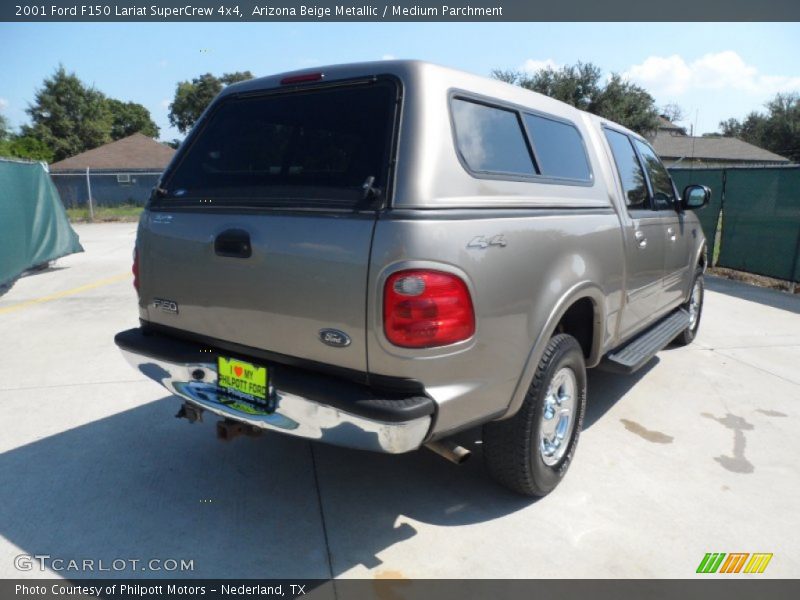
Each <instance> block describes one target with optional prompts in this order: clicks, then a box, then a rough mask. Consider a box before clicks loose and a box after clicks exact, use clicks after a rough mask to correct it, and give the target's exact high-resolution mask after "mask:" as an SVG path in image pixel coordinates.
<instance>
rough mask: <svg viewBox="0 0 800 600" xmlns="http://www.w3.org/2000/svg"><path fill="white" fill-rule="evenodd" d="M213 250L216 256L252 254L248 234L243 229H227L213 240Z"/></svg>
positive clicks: (241, 256)
mask: <svg viewBox="0 0 800 600" xmlns="http://www.w3.org/2000/svg"><path fill="white" fill-rule="evenodd" d="M214 252H216V254H217V256H228V257H230V258H250V256H251V255H252V254H253V248H252V245H251V244H250V234H249V233H247V232H246V231H245V230H243V229H227V230H225V231H223V232H222V233H220V234H219V235H218V236H217V237H216V239H215V240H214Z"/></svg>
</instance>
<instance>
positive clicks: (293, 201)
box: [116, 61, 710, 496]
mask: <svg viewBox="0 0 800 600" xmlns="http://www.w3.org/2000/svg"><path fill="white" fill-rule="evenodd" d="M709 198H710V190H708V189H707V188H704V187H702V186H689V187H687V188H686V189H685V190H683V191H682V193H680V194H679V193H678V191H677V190H676V189H675V187H674V185H673V182H672V180H671V179H670V176H669V174H668V172H667V170H666V169H665V168H664V166H663V165H662V163H661V161H660V160H659V159H658V157H657V156H656V154H655V152H654V151H653V149H652V147H651V146H650V145H649V144H648V143H647V141H646V140H645V139H644V138H642V137H641V136H639V135H637V134H636V133H633V132H631V131H629V130H627V129H625V128H623V127H621V126H619V125H617V124H615V123H612V122H610V121H607V120H605V119H603V118H600V117H597V116H594V115H591V114H587V113H585V112H581V111H579V110H577V109H575V108H573V107H571V106H568V105H566V104H564V103H561V102H558V101H556V100H553V99H551V98H547V97H545V96H542V95H539V94H536V93H533V92H530V91H527V90H524V89H522V88H519V87H515V86H512V85H508V84H505V83H502V82H500V81H494V80H490V79H485V78H482V77H478V76H474V75H470V74H467V73H463V72H459V71H454V70H451V69H446V68H443V67H439V66H435V65H431V64H428V63H423V62H416V61H385V62H376V63H363V64H352V65H339V66H331V67H325V68H319V69H314V70H304V71H298V72H293V73H289V74H282V75H276V76H272V77H265V78H262V79H255V80H251V81H247V82H242V83H238V84H235V85H231V86H229V87H227V88H225V90H224V91H223V92H222V93H221V94H220V95H219V97H218V98H216V99H215V100H214V102H213V103H212V104H211V105H210V106H209V108H208V109H207V110H206V111H205V113H204V114H203V116H202V117H201V118H200V119H199V121H198V122H197V124H196V125H195V127H194V128H193V130H192V131H191V133H190V134H189V136H188V137H187V139H186V141H185V142H184V143H183V144H182V145H181V148H180V149H179V151H178V152H177V154H176V155H175V157H174V159H173V161H172V163H171V164H170V166H169V167H168V168H167V170H166V171H165V172H164V174H163V176H162V178H161V180H160V182H159V184H158V187H157V188H156V189H155V190H154V192H153V194H152V197H151V199H150V201H149V203H148V205H147V207H146V210H145V211H144V213H143V214H142V217H141V221H140V223H139V229H138V235H137V240H136V247H135V251H134V259H133V261H134V264H133V272H134V285H135V287H136V290H137V291H138V294H139V317H140V321H141V326H140V327H138V328H135V329H132V330H129V331H124V332H121V333H119V334H117V336H116V343H117V345H118V346H119V347H120V348H121V349H122V351H123V352H124V354H125V355H126V357H127V358H128V359H129V360H130V362H131V363H132V364H133V365H134V366H135V367H136V368H137V369H138V370H139V371H141V372H142V373H143V374H145V375H147V376H148V377H150V378H152V379H154V380H155V381H157V382H159V383H160V384H161V385H163V386H164V387H166V388H167V389H168V390H169V391H170V392H172V393H174V394H175V395H177V396H179V397H180V398H181V399H182V400H183V404H182V406H181V409H180V412H179V416H184V417H187V418H188V419H189V420H190V421H194V420H197V419H198V418H200V417H201V415H202V414H203V412H208V413H213V414H216V415H219V416H220V417H222V419H221V420H220V421H219V422H218V433H219V435H220V436H221V437H226V438H230V437H233V436H234V435H237V434H240V433H256V432H260V431H262V430H270V431H278V432H282V433H286V434H290V435H295V436H300V437H303V438H307V439H310V440H318V441H322V442H328V443H331V444H339V445H342V446H348V447H352V448H360V449H366V450H375V451H380V452H388V453H401V452H408V451H411V450H415V449H417V448H420V447H422V446H427V447H429V448H432V449H434V450H436V451H438V452H439V453H440V454H443V455H444V456H446V457H448V458H451V459H452V460H453V461H456V462H457V461H460V460H462V459H463V458H464V457H466V456H467V455H468V451H467V450H466V449H465V448H463V447H461V446H458V445H457V444H456V443H455V442H453V441H452V440H451V436H453V434H455V433H457V432H459V431H462V430H465V429H467V428H473V427H475V426H478V425H482V426H483V437H482V440H483V443H482V448H483V455H484V458H485V461H486V464H487V467H488V471H489V473H490V474H491V475H492V476H493V477H494V478H496V479H497V480H498V481H499V482H501V483H502V484H504V485H506V486H507V487H509V488H511V489H513V490H516V491H518V492H520V493H523V494H527V495H532V496H540V495H544V494H546V493H548V492H549V491H550V490H552V489H553V488H554V487H555V486H556V485H557V484H558V482H559V481H560V480H561V478H562V477H563V476H564V474H565V472H566V470H567V468H568V467H569V464H570V461H571V460H572V458H573V455H574V452H575V447H576V445H577V442H578V436H579V434H580V431H581V426H582V421H583V417H584V412H585V407H586V391H587V390H586V369H587V368H592V367H598V366H600V367H604V368H607V369H612V370H616V371H619V372H632V371H635V370H636V369H638V368H639V367H641V366H642V365H644V364H645V363H646V362H647V361H648V360H649V359H650V358H652V356H653V355H654V354H655V353H656V352H657V351H659V350H660V349H662V348H663V347H664V346H665V345H667V344H668V343H670V342H671V341H673V340H675V341H677V342H679V343H681V344H687V343H689V342H691V341H692V339H693V338H694V336H695V334H696V332H697V328H698V325H699V323H700V314H701V310H702V303H703V272H704V268H705V265H706V251H705V239H704V236H703V232H702V229H701V228H700V224H699V221H698V219H697V218H696V216H695V215H694V214H693V213H692V212H691V209H695V208H700V207H702V206H703V205H705V204H706V203H707V202H708V200H709Z"/></svg>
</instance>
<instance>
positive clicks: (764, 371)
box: [710, 348, 800, 385]
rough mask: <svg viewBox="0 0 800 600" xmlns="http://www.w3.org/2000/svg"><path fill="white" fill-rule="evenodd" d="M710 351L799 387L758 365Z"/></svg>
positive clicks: (795, 383) (720, 352)
mask: <svg viewBox="0 0 800 600" xmlns="http://www.w3.org/2000/svg"><path fill="white" fill-rule="evenodd" d="M710 350H711V352H714V353H715V354H719V355H720V356H724V357H725V358H729V359H731V360H735V361H736V362H738V363H739V364H741V365H747V366H748V367H750V368H752V369H756V370H757V371H761V372H762V373H766V374H767V375H772V376H773V377H777V378H778V379H781V380H783V381H785V382H786V383H791V384H792V385H800V383H798V382H797V381H793V380H791V379H788V378H786V377H784V376H782V375H778V374H777V373H773V372H772V371H769V370H767V369H765V368H763V367H759V366H758V365H754V364H753V363H749V362H747V361H746V360H742V359H741V358H737V357H736V356H732V355H730V354H725V352H722V351H720V350H715V349H714V348H711V349H710Z"/></svg>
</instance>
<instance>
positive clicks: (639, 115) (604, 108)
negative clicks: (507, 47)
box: [492, 62, 658, 135]
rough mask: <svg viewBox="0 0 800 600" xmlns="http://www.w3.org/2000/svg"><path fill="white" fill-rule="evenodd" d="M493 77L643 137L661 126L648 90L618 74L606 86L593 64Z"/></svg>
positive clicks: (500, 73) (498, 73)
mask: <svg viewBox="0 0 800 600" xmlns="http://www.w3.org/2000/svg"><path fill="white" fill-rule="evenodd" d="M492 77H494V78H495V79H499V80H500V81H505V82H506V83H511V84H514V85H519V86H521V87H523V88H525V89H528V90H532V91H534V92H539V93H540V94H545V95H546V96H550V97H551V98H555V99H556V100H561V101H562V102H566V103H567V104H571V105H572V106H575V107H576V108H579V109H580V110H585V111H588V112H591V113H594V114H596V115H600V116H601V117H605V118H607V119H610V120H612V121H616V122H617V123H620V124H621V125H624V126H625V127H628V128H629V129H632V130H634V131H636V132H638V133H640V134H642V135H647V134H651V133H652V132H654V131H655V130H656V128H657V127H658V109H657V108H656V105H655V100H654V99H653V97H652V96H651V95H650V94H649V93H647V91H646V90H645V89H644V88H641V87H639V86H638V85H636V84H634V83H631V82H629V81H626V80H625V79H624V78H623V77H622V76H621V75H618V74H616V73H612V74H611V76H610V77H609V78H608V80H607V81H606V82H605V83H603V82H602V71H601V70H600V68H599V67H597V66H596V65H593V64H592V63H582V62H578V63H576V64H575V65H567V66H563V67H560V68H559V69H554V68H553V67H550V66H548V67H545V68H542V69H539V70H538V71H536V72H534V73H524V72H521V71H513V70H495V71H494V72H493V73H492Z"/></svg>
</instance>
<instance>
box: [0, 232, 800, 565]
mask: <svg viewBox="0 0 800 600" xmlns="http://www.w3.org/2000/svg"><path fill="white" fill-rule="evenodd" d="M76 230H77V231H78V233H79V235H80V236H81V242H82V243H83V245H84V247H85V248H86V253H84V254H80V255H75V256H70V257H67V258H64V259H61V260H59V261H58V262H57V264H56V266H55V268H52V269H50V270H48V271H45V272H42V273H39V274H35V275H30V276H27V277H24V278H22V279H20V280H19V281H18V282H17V283H16V284H15V285H14V286H13V288H12V289H11V290H10V291H8V292H7V293H6V294H4V295H3V296H0V339H2V340H3V341H4V343H3V345H2V347H0V577H7V578H10V577H19V576H26V577H41V576H56V577H58V576H62V577H76V576H103V577H107V576H146V577H160V576H168V575H175V574H180V575H182V576H191V577H239V578H244V577H249V578H256V577H257V578H327V577H330V576H336V577H370V578H371V577H383V578H386V577H389V578H399V577H409V578H434V577H435V578H440V577H447V578H462V577H500V578H505V577H509V578H518V577H668V578H669V577H676V578H685V577H692V576H694V574H695V569H696V567H697V565H698V564H699V562H700V560H701V559H702V557H703V555H704V554H705V553H706V552H771V553H773V554H774V557H773V559H772V561H771V563H770V565H769V567H768V569H767V570H766V572H765V574H764V576H768V577H798V576H800V541H798V537H797V535H796V533H795V532H796V531H798V530H800V511H798V509H797V507H798V506H800V467H798V463H797V457H798V456H800V438H799V437H798V435H797V433H796V431H797V429H798V418H800V407H799V402H800V298H798V297H794V298H793V297H790V296H788V295H786V294H782V293H780V292H773V291H770V290H761V289H757V288H752V287H749V286H746V285H743V284H738V283H734V282H728V281H723V280H716V279H709V281H708V285H707V287H708V291H707V295H706V306H705V310H704V314H703V318H702V323H701V327H700V335H699V337H698V339H697V340H696V342H695V343H694V344H693V345H692V346H690V347H688V348H670V349H666V350H664V351H662V352H661V353H659V355H658V357H657V359H656V360H654V361H652V362H651V364H650V365H648V367H646V368H645V369H644V370H643V371H642V372H640V373H638V374H636V375H635V376H631V377H624V376H616V375H611V374H606V373H600V372H592V373H590V378H589V411H588V415H587V419H586V423H585V426H584V431H583V434H582V438H581V442H580V445H579V448H578V452H577V455H576V458H575V462H574V464H573V465H572V468H571V470H570V473H569V474H568V476H567V478H566V479H565V481H564V482H563V483H562V484H561V486H560V487H559V488H558V489H557V490H556V491H555V492H554V493H552V494H551V495H550V496H548V497H546V498H544V499H542V500H539V501H535V502H533V501H530V500H528V499H525V498H520V497H517V496H515V495H513V494H511V493H510V492H506V491H505V490H504V489H502V488H500V487H498V486H496V485H495V484H494V483H493V482H492V481H491V480H490V479H489V478H488V476H487V475H486V473H485V471H484V468H483V465H482V461H481V457H480V440H479V432H478V431H473V432H468V433H466V434H464V435H462V436H461V438H462V441H463V443H467V444H470V445H471V447H472V448H473V450H474V451H475V456H474V457H473V458H472V460H471V461H469V462H467V463H466V464H465V465H463V466H461V467H456V466H454V465H451V464H449V463H447V462H445V461H444V460H442V459H441V458H439V457H437V456H436V455H434V454H432V453H430V452H427V451H420V452H416V453H412V454H408V455H403V456H397V457H393V456H382V455H375V454H368V453H363V452H357V451H350V450H346V449H341V448H334V447H328V446H323V445H317V444H309V443H307V442H304V441H300V440H297V439H292V438H289V437H285V436H280V435H277V434H267V435H265V436H262V437H261V438H257V439H237V440H234V441H233V442H230V443H223V442H219V441H217V440H216V439H215V437H214V419H213V418H211V417H210V416H209V417H208V418H207V421H206V422H205V423H199V424H195V425H189V424H188V423H187V422H186V421H183V420H178V419H174V418H173V415H174V414H175V412H176V410H177V408H178V406H179V402H178V401H177V400H176V399H175V398H172V397H169V396H168V395H167V394H166V393H165V391H164V390H163V389H162V388H160V387H158V386H157V385H156V384H154V383H152V382H151V381H149V380H146V379H145V378H144V377H142V376H140V375H139V374H137V373H136V372H134V371H133V370H132V369H131V368H130V367H129V366H128V365H127V363H125V362H124V360H123V359H122V357H121V355H120V354H119V352H118V351H117V349H116V347H115V346H114V344H113V335H114V333H116V332H117V331H120V330H122V329H124V328H128V327H132V326H134V325H135V324H136V323H137V313H136V308H135V302H136V301H135V294H134V291H133V288H132V286H131V278H130V277H129V275H128V273H129V270H130V261H131V249H132V246H133V240H134V232H135V225H133V224H97V225H82V226H77V227H76ZM20 554H48V555H51V556H52V557H54V558H63V559H79V560H83V559H94V560H96V561H98V560H103V561H105V563H106V564H108V563H110V562H111V561H112V560H114V559H124V560H131V559H137V560H142V561H147V560H149V559H152V558H155V559H176V560H180V559H185V560H193V561H194V563H193V566H194V570H193V571H190V572H183V573H171V572H164V571H145V572H142V571H141V569H140V568H137V569H134V570H132V569H131V568H127V567H126V569H124V570H122V571H119V572H110V573H109V572H102V573H100V572H84V573H76V572H72V571H63V570H62V571H58V570H53V569H51V570H48V571H46V572H44V573H40V572H39V571H38V568H37V569H35V570H32V571H28V572H20V571H18V570H17V569H16V568H15V565H14V557H16V556H18V555H20Z"/></svg>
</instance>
